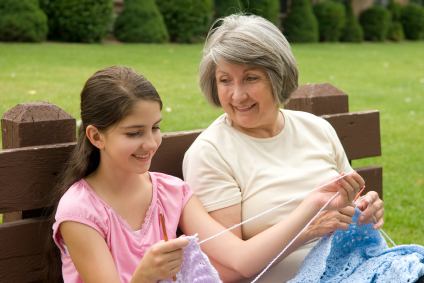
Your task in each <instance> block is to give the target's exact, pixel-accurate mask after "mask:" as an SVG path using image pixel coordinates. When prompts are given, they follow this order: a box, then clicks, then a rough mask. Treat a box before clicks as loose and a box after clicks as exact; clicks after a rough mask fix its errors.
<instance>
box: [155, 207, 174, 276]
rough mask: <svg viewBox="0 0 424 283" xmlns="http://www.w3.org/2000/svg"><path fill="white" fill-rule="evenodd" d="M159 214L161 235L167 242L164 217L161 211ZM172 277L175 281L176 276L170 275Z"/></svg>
mask: <svg viewBox="0 0 424 283" xmlns="http://www.w3.org/2000/svg"><path fill="white" fill-rule="evenodd" d="M159 215H160V220H161V221H160V222H161V223H162V230H163V237H164V238H165V242H168V235H166V228H165V219H164V218H163V215H162V213H159ZM172 279H174V281H177V277H175V275H174V276H172Z"/></svg>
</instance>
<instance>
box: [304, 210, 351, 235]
mask: <svg viewBox="0 0 424 283" xmlns="http://www.w3.org/2000/svg"><path fill="white" fill-rule="evenodd" d="M353 215H355V207H354V205H353V204H351V205H349V206H347V207H345V208H340V209H336V210H324V211H322V212H321V213H320V214H319V215H318V217H317V218H315V219H314V221H312V223H311V225H309V227H308V228H307V229H306V231H305V233H306V235H307V239H309V240H312V239H314V238H317V237H324V236H325V235H328V234H330V233H331V232H333V231H337V230H347V229H348V228H349V224H351V223H352V220H353Z"/></svg>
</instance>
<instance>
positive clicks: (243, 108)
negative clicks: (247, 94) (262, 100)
mask: <svg viewBox="0 0 424 283" xmlns="http://www.w3.org/2000/svg"><path fill="white" fill-rule="evenodd" d="M256 105H257V103H254V104H252V105H247V106H234V108H235V109H236V110H237V111H239V112H247V111H249V110H251V109H252V108H253V107H255V106H256Z"/></svg>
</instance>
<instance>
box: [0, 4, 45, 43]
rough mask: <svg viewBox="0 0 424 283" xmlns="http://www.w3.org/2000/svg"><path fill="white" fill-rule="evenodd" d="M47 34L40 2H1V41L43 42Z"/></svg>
mask: <svg viewBox="0 0 424 283" xmlns="http://www.w3.org/2000/svg"><path fill="white" fill-rule="evenodd" d="M47 32H48V26H47V16H46V14H45V13H44V12H43V11H42V10H41V9H40V6H39V4H38V0H0V41H20V42H41V41H43V40H45V39H46V37H47Z"/></svg>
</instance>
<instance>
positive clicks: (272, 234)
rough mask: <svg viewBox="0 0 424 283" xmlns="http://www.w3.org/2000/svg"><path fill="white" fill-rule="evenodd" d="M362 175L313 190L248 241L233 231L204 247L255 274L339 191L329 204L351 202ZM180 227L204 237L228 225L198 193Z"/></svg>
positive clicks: (244, 272)
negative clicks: (213, 215) (209, 210)
mask: <svg viewBox="0 0 424 283" xmlns="http://www.w3.org/2000/svg"><path fill="white" fill-rule="evenodd" d="M358 177H359V175H357V174H356V173H354V174H352V175H349V176H346V177H345V179H341V180H339V182H333V183H331V184H330V185H328V186H326V187H324V188H322V189H320V190H318V191H315V192H313V193H311V194H309V195H308V196H307V197H306V198H305V200H304V201H303V202H302V203H301V204H300V205H299V206H298V207H297V208H296V209H295V210H294V211H293V212H292V213H291V214H290V215H289V216H288V217H286V218H285V219H283V220H282V221H280V222H279V223H277V224H276V225H274V226H272V227H270V228H269V229H267V230H265V231H264V232H262V233H260V234H258V235H256V236H254V237H252V238H251V239H249V240H247V241H242V240H241V239H240V238H238V237H237V236H235V235H234V234H233V233H224V234H222V235H220V236H218V237H217V238H214V239H212V240H209V241H207V242H205V243H203V244H202V246H201V248H202V250H203V251H204V252H205V253H206V254H207V255H208V256H209V257H210V258H212V259H214V260H215V261H217V262H218V263H220V264H221V265H224V266H225V267H227V268H230V269H232V270H235V271H236V272H238V273H239V274H241V275H242V276H244V277H251V276H253V275H254V274H256V273H258V272H259V271H261V270H262V269H263V268H264V267H265V266H267V265H268V264H269V262H271V260H272V259H274V258H275V257H276V256H277V255H278V254H279V253H280V252H281V251H282V250H283V249H284V248H285V247H286V246H287V245H288V244H289V243H290V242H291V241H292V239H293V238H294V237H295V236H296V235H297V234H298V233H299V232H300V231H301V230H302V229H303V228H304V227H305V226H306V224H307V223H308V222H309V221H310V220H311V219H312V218H313V217H314V216H315V215H316V213H317V212H318V211H319V209H320V208H321V207H322V206H323V205H324V204H325V203H326V202H327V201H328V200H329V199H330V198H331V197H332V196H333V195H334V194H335V193H336V192H337V191H339V192H340V194H339V195H338V196H337V197H336V198H334V199H333V200H332V201H331V202H330V203H329V205H328V208H329V209H337V208H342V207H345V206H347V205H349V204H350V203H351V202H352V200H353V198H354V197H355V193H356V192H357V191H358V189H359V185H358V182H357V178H358ZM359 178H360V177H359ZM180 227H181V229H182V230H183V232H184V233H186V234H187V235H192V234H195V233H198V234H199V238H200V239H206V238H208V237H211V236H213V235H216V234H217V233H219V232H220V231H222V230H224V229H225V228H224V227H223V226H222V225H220V224H219V223H217V222H216V221H214V220H213V219H212V218H211V217H210V216H209V214H208V213H207V212H206V211H205V209H204V208H203V206H202V204H201V203H200V202H199V201H198V200H197V198H196V197H192V198H191V199H190V200H189V202H188V203H187V204H186V206H185V208H184V210H183V213H182V215H181V219H180ZM280 260H281V259H280Z"/></svg>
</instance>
